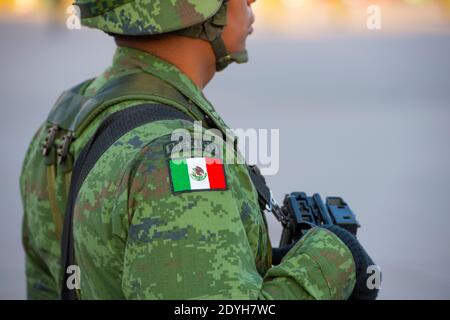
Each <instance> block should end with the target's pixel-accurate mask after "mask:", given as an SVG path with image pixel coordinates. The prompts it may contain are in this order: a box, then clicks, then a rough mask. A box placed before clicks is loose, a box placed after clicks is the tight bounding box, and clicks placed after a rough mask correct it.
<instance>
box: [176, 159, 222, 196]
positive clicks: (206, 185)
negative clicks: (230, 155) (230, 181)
mask: <svg viewBox="0 0 450 320" xmlns="http://www.w3.org/2000/svg"><path fill="white" fill-rule="evenodd" d="M169 169H170V177H171V181H172V187H173V191H174V192H180V191H191V190H225V189H226V188H227V183H226V180H225V171H224V168H223V163H222V160H221V159H219V158H186V159H175V160H169Z"/></svg>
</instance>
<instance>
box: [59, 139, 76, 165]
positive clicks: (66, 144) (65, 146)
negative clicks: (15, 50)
mask: <svg viewBox="0 0 450 320" xmlns="http://www.w3.org/2000/svg"><path fill="white" fill-rule="evenodd" d="M72 140H73V133H72V132H69V133H67V134H66V135H65V136H63V137H62V143H61V144H60V145H59V146H58V164H59V165H61V164H63V163H64V161H65V160H66V158H67V155H68V154H69V150H70V144H71V143H72Z"/></svg>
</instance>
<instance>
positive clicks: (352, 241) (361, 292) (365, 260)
mask: <svg viewBox="0 0 450 320" xmlns="http://www.w3.org/2000/svg"><path fill="white" fill-rule="evenodd" d="M322 228H325V229H327V230H329V231H331V232H333V233H334V234H335V235H336V236H337V237H338V238H339V239H341V241H342V242H343V243H344V244H345V245H346V246H347V247H348V248H349V249H350V251H351V253H352V255H353V260H354V261H355V266H356V284H355V288H354V289H353V292H352V294H351V296H350V298H349V299H350V300H375V299H376V298H377V295H378V289H376V288H375V289H369V288H368V287H367V278H368V277H369V276H370V275H368V274H367V268H368V267H369V266H372V265H375V263H374V262H373V261H372V259H371V258H370V257H369V255H368V254H367V252H366V251H365V250H364V248H363V247H362V246H361V244H360V243H359V241H358V240H357V239H356V237H355V236H354V235H353V234H351V233H350V232H348V231H347V230H345V229H342V228H341V227H338V226H336V225H330V226H324V227H322Z"/></svg>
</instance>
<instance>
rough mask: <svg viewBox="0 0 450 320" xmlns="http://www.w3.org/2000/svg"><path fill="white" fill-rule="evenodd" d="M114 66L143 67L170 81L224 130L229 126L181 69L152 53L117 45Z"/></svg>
mask: <svg viewBox="0 0 450 320" xmlns="http://www.w3.org/2000/svg"><path fill="white" fill-rule="evenodd" d="M113 68H117V69H120V70H121V71H123V72H126V70H127V69H136V68H138V69H141V70H143V71H144V72H147V73H149V74H151V75H153V76H155V77H157V78H160V79H161V80H163V81H165V82H167V83H169V84H170V85H171V86H173V87H174V88H176V89H177V90H178V91H180V92H181V93H182V94H183V95H184V96H186V97H187V98H188V99H189V100H191V101H192V102H193V103H195V104H196V105H197V106H198V107H199V108H200V109H201V110H202V111H203V112H205V113H206V114H207V115H208V116H209V117H210V118H211V119H212V120H213V121H214V122H215V123H216V125H217V126H218V127H219V128H220V129H221V130H222V131H224V130H227V129H228V126H227V125H226V124H225V122H224V121H223V119H222V118H221V117H220V116H219V114H218V113H217V112H216V110H215V109H214V107H213V106H212V104H211V103H210V102H209V101H208V100H207V99H206V97H205V96H204V95H203V93H202V91H201V90H200V89H199V88H198V87H197V86H196V85H195V83H194V82H193V81H192V80H191V79H190V78H189V77H188V76H187V75H186V74H184V73H183V72H182V71H181V70H180V69H178V68H177V67H176V66H174V65H173V64H171V63H169V62H167V61H165V60H162V59H160V58H158V57H156V56H154V55H152V54H150V53H147V52H144V51H141V50H137V49H132V48H128V47H117V49H116V53H115V55H114V59H113Z"/></svg>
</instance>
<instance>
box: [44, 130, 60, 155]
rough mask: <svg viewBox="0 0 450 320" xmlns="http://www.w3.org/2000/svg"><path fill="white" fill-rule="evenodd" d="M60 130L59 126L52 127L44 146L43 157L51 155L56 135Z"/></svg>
mask: <svg viewBox="0 0 450 320" xmlns="http://www.w3.org/2000/svg"><path fill="white" fill-rule="evenodd" d="M58 130H59V128H58V126H57V125H54V126H52V127H51V128H50V129H48V131H47V136H46V137H45V142H44V145H43V146H42V155H43V156H44V157H46V156H48V155H49V153H50V150H51V149H52V148H53V144H54V143H55V138H56V133H57V132H58Z"/></svg>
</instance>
